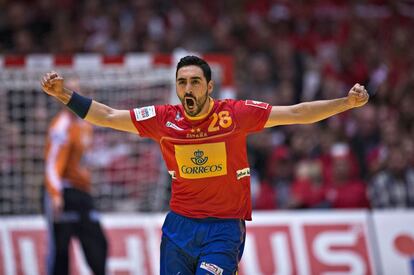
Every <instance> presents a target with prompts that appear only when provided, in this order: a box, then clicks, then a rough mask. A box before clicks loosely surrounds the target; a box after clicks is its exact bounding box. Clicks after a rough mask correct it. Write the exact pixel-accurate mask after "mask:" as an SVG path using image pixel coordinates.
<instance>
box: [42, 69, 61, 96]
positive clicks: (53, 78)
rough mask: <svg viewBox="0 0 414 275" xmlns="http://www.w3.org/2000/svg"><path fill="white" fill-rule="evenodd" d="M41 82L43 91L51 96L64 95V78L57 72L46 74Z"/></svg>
mask: <svg viewBox="0 0 414 275" xmlns="http://www.w3.org/2000/svg"><path fill="white" fill-rule="evenodd" d="M40 82H41V86H42V89H43V91H44V92H45V93H47V94H49V95H51V96H55V97H56V96H59V95H61V94H62V93H63V77H61V76H60V75H59V74H58V73H57V72H55V71H51V72H49V73H46V74H45V75H44V76H43V77H42V79H41V81H40Z"/></svg>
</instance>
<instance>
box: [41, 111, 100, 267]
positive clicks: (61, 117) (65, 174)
mask: <svg viewBox="0 0 414 275" xmlns="http://www.w3.org/2000/svg"><path fill="white" fill-rule="evenodd" d="M92 134H93V129H92V125H90V124H89V123H87V122H86V121H84V120H82V119H80V118H78V117H77V116H76V115H75V114H74V113H72V112H71V111H69V110H66V109H65V110H62V111H61V112H59V113H58V114H57V115H56V117H55V118H54V119H53V121H52V123H51V124H50V127H49V131H48V135H47V143H46V155H45V162H46V163H45V183H46V191H47V192H46V196H45V212H46V216H47V220H48V222H49V244H48V245H49V250H48V251H49V255H48V259H47V266H48V274H58V275H65V274H69V266H68V263H69V243H70V240H71V238H72V237H77V238H78V239H79V241H80V242H81V244H82V248H83V251H84V255H85V257H86V261H87V263H88V264H89V266H90V268H91V270H92V271H93V273H94V274H105V266H106V258H107V247H108V245H107V240H106V237H105V235H104V232H103V231H102V228H101V225H100V223H99V219H98V218H99V217H98V213H97V212H96V210H95V208H94V206H93V200H92V196H91V195H90V185H91V181H90V175H89V171H87V169H86V168H85V165H83V163H82V159H83V157H84V153H85V151H86V150H87V149H88V148H89V147H90V144H91V141H92Z"/></svg>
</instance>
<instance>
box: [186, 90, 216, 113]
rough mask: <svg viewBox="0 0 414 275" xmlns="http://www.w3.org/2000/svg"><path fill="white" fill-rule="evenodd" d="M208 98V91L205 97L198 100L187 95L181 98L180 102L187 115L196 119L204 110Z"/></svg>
mask: <svg viewBox="0 0 414 275" xmlns="http://www.w3.org/2000/svg"><path fill="white" fill-rule="evenodd" d="M208 98H209V96H208V92H207V91H206V93H205V95H203V96H201V97H199V98H196V97H195V96H193V95H192V94H188V93H186V94H185V95H184V96H183V97H182V98H181V97H180V101H181V104H182V105H183V107H184V111H185V112H186V114H187V115H188V116H191V117H195V116H197V115H198V114H200V112H201V110H203V108H204V106H205V104H206V103H207V100H208Z"/></svg>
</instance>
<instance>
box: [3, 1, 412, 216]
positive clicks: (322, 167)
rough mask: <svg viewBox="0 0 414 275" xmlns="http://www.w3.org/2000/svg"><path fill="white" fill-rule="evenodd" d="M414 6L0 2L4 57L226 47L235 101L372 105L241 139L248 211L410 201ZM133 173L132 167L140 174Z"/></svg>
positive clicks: (377, 205) (389, 205)
mask: <svg viewBox="0 0 414 275" xmlns="http://www.w3.org/2000/svg"><path fill="white" fill-rule="evenodd" d="M412 45H414V1H410V0H397V1H387V0H353V1H345V0H330V1H329V0H311V1H288V0H209V1H201V0H194V1H184V0H153V1H151V0H118V1H116V0H88V1H80V0H56V1H52V0H37V1H36V0H26V1H4V0H0V52H2V53H5V54H19V55H20V54H31V53H54V54H73V53H80V52H95V53H101V54H105V55H119V54H124V53H127V52H149V53H159V52H160V53H171V52H173V51H174V50H175V49H177V48H183V49H186V50H189V51H195V52H199V53H207V52H216V53H225V54H230V55H232V56H233V57H234V60H235V85H236V87H235V88H236V91H237V97H238V98H241V99H255V100H261V101H265V102H268V103H270V104H273V105H290V104H296V103H299V102H302V101H310V100H317V99H331V98H336V97H341V96H345V95H346V94H347V92H348V90H349V89H350V88H351V87H352V86H353V85H354V84H355V83H357V82H358V83H360V84H363V85H365V87H366V88H367V89H368V91H369V92H370V95H371V100H370V102H369V104H368V105H366V106H365V107H363V108H360V109H356V110H351V111H348V112H345V113H343V114H340V115H337V116H334V117H332V118H330V119H327V120H325V121H323V122H320V123H317V124H311V125H295V126H283V127H275V128H272V129H269V130H266V131H264V132H262V133H260V134H255V135H252V136H251V137H249V147H248V149H249V157H250V163H251V166H252V170H253V174H252V196H253V205H254V208H256V209H298V208H300V209H302V208H369V207H372V208H397V207H398V208H406V207H414V127H413V121H414V50H413V48H412ZM137 172H139V171H137Z"/></svg>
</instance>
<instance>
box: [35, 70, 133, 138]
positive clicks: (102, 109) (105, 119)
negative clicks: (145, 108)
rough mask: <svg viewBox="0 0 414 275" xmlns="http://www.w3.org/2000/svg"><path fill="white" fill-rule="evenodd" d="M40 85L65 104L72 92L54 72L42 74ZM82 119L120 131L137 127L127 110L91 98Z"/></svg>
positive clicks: (130, 130)
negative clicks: (114, 107)
mask: <svg viewBox="0 0 414 275" xmlns="http://www.w3.org/2000/svg"><path fill="white" fill-rule="evenodd" d="M41 86H42V89H43V91H44V92H45V93H47V94H48V95H51V96H53V97H55V98H56V99H58V100H59V101H60V102H62V103H63V104H65V105H67V104H68V103H69V101H70V100H71V98H72V96H73V95H74V92H73V91H71V90H69V89H67V88H65V87H64V79H63V78H62V77H61V76H60V75H59V74H58V73H56V72H50V73H47V74H45V75H44V77H43V78H42V80H41ZM84 119H85V120H86V121H88V122H90V123H92V124H94V125H97V126H102V127H109V128H113V129H117V130H121V131H126V132H132V133H137V129H136V128H135V126H134V124H133V123H132V121H131V117H130V114H129V110H117V109H113V108H111V107H109V106H106V105H104V104H102V103H99V102H97V101H94V100H92V103H91V104H90V106H89V108H88V109H87V110H86V116H85V117H84Z"/></svg>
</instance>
